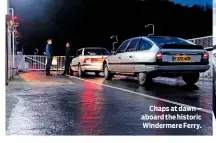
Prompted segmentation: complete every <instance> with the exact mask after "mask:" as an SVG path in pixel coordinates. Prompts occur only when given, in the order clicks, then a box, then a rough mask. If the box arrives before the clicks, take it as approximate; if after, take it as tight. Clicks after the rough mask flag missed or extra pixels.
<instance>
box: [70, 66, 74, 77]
mask: <svg viewBox="0 0 216 143" xmlns="http://www.w3.org/2000/svg"><path fill="white" fill-rule="evenodd" d="M73 75H74V72H73V70H72V67H70V76H73Z"/></svg>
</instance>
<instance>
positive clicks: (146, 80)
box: [137, 72, 152, 86]
mask: <svg viewBox="0 0 216 143" xmlns="http://www.w3.org/2000/svg"><path fill="white" fill-rule="evenodd" d="M137 78H138V82H139V84H140V85H141V86H143V85H148V84H150V83H151V82H152V78H151V77H150V75H148V74H147V73H144V72H141V73H138V74H137Z"/></svg>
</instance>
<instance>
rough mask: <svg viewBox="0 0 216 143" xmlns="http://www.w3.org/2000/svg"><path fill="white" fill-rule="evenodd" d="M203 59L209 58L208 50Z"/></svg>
mask: <svg viewBox="0 0 216 143" xmlns="http://www.w3.org/2000/svg"><path fill="white" fill-rule="evenodd" d="M202 58H203V60H208V59H209V54H208V53H207V52H204V53H203V57H202Z"/></svg>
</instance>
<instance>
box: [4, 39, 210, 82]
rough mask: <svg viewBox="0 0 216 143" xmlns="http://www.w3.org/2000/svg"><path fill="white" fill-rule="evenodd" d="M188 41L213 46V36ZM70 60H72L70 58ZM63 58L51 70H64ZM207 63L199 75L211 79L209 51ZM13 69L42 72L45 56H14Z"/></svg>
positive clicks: (9, 65)
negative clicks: (206, 68) (206, 66)
mask: <svg viewBox="0 0 216 143" xmlns="http://www.w3.org/2000/svg"><path fill="white" fill-rule="evenodd" d="M188 40H189V41H191V42H193V43H195V44H198V45H202V46H203V47H212V46H213V36H206V37H200V38H194V39H188ZM71 59H72V58H71ZM64 63H65V56H55V57H53V62H52V66H51V70H55V71H58V70H59V71H61V70H64ZM209 63H210V65H211V68H210V69H209V70H208V71H206V72H204V73H201V74H200V76H201V77H210V78H211V77H213V66H212V52H211V51H209ZM15 67H16V69H18V70H19V71H43V70H45V69H46V56H42V55H41V56H40V55H16V56H15ZM14 74H15V72H14V70H13V67H12V52H11V50H8V79H11V78H12V77H13V75H14Z"/></svg>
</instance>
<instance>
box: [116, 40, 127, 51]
mask: <svg viewBox="0 0 216 143" xmlns="http://www.w3.org/2000/svg"><path fill="white" fill-rule="evenodd" d="M129 42H130V40H127V41H124V42H123V43H122V44H121V45H120V47H119V48H118V50H117V52H116V53H123V52H125V50H126V48H127V46H128V43H129Z"/></svg>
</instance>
